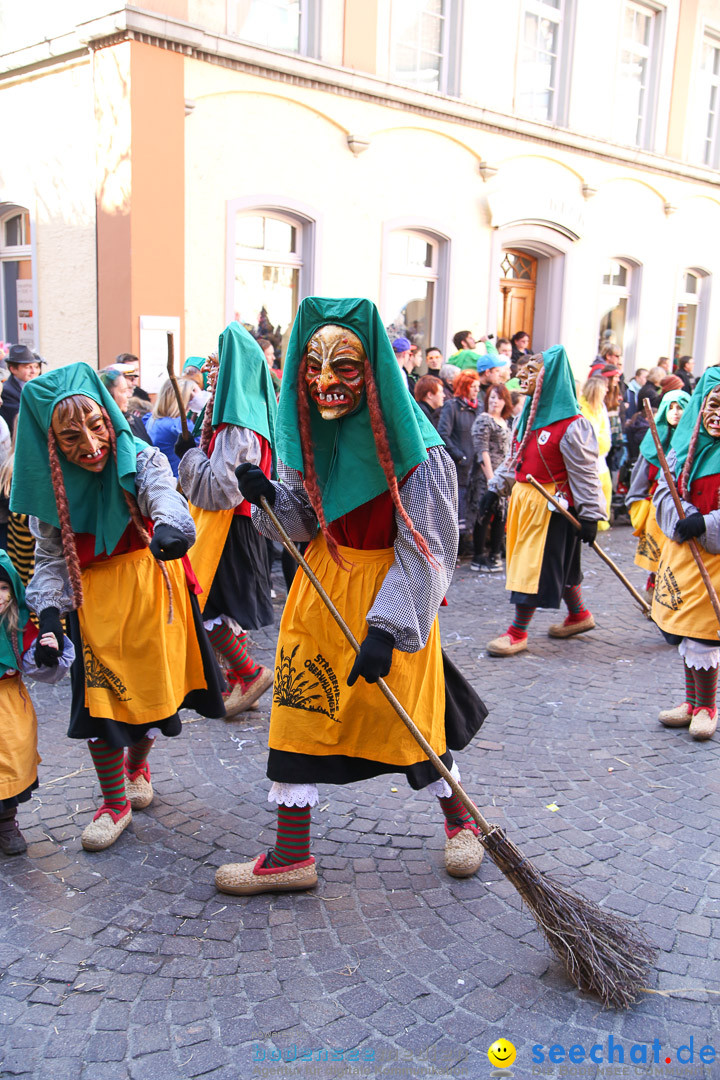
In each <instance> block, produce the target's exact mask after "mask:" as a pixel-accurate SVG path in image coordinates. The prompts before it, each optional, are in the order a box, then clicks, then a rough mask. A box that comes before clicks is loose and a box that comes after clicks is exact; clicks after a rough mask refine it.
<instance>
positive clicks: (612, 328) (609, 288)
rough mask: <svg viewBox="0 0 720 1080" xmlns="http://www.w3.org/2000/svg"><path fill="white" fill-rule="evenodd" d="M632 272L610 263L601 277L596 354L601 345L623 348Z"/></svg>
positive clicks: (613, 262) (617, 263)
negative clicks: (610, 344)
mask: <svg viewBox="0 0 720 1080" xmlns="http://www.w3.org/2000/svg"><path fill="white" fill-rule="evenodd" d="M631 281H632V270H631V268H630V267H629V266H625V265H624V264H623V263H621V262H616V261H612V262H610V263H609V264H608V265H607V267H606V269H605V273H604V274H603V276H602V289H601V299H600V322H599V327H598V354H599V353H600V350H601V348H602V346H603V345H606V344H609V343H612V344H614V345H617V346H618V347H619V348H620V349H621V350H623V347H624V337H625V327H626V325H627V316H628V302H629V299H630V287H631Z"/></svg>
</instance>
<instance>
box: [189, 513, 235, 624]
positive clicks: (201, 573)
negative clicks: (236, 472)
mask: <svg viewBox="0 0 720 1080" xmlns="http://www.w3.org/2000/svg"><path fill="white" fill-rule="evenodd" d="M190 513H191V515H192V519H193V521H194V522H195V532H196V537H195V543H194V544H193V546H192V548H191V550H190V563H191V565H192V568H193V570H194V571H195V577H196V578H197V579H198V581H199V583H200V588H201V589H202V592H201V593H200V595H199V596H198V603H199V604H200V610H201V611H204V610H205V605H206V603H207V598H208V596H209V595H210V589H211V588H212V583H213V579H214V577H215V573H216V571H217V568H218V563H219V562H220V556H221V555H222V553H223V548H224V547H225V541H226V540H227V536H228V533H229V532H230V524H231V522H232V517H233V511H232V510H201V509H200V507H199V506H193V504H192V503H190Z"/></svg>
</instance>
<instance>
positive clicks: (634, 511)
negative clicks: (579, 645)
mask: <svg viewBox="0 0 720 1080" xmlns="http://www.w3.org/2000/svg"><path fill="white" fill-rule="evenodd" d="M689 401H690V394H686V393H685V391H684V390H671V391H670V392H669V393H668V394H665V395H663V399H662V401H661V402H660V408H659V409H658V411H657V413H656V415H655V426H656V427H657V430H658V435H659V436H660V442H661V443H662V447H663V450H664V451H665V453H666V454H667V452H668V450H669V449H670V442H671V440H672V437H673V435H674V434H675V431H676V430H677V426H678V424H679V423H680V418H681V417H682V414H683V412H684V411H685V409H686V408H687V406H688V403H689ZM659 472H660V459H659V457H658V452H657V448H656V446H655V440H654V439H653V437H652V434H651V432H650V431H646V432H645V435H644V437H643V440H642V442H641V443H640V452H639V454H638V459H637V461H636V462H635V466H634V468H633V471H632V475H631V477H630V487H629V488H628V493H627V495H626V496H625V505H626V506H627V508H628V510H629V512H630V522H631V524H632V527H633V529H634V530H635V536H637V538H638V542H637V550H636V552H635V565H636V566H640V567H642V569H643V570H647V572H648V579H647V584H646V586H645V591H646V593H647V596H648V599H649V600H652V598H653V594H654V592H655V574H656V571H657V567H658V562H659V560H660V551H661V549H662V546H663V542H664V537H663V534H662V532H661V530H660V526H659V525H658V523H657V519H656V516H655V507H654V506H653V502H652V497H653V495H654V494H655V489H656V488H657V479H658V473H659Z"/></svg>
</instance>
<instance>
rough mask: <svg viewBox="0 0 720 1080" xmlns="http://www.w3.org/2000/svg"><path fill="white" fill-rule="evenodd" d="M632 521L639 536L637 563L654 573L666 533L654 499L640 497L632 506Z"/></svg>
mask: <svg viewBox="0 0 720 1080" xmlns="http://www.w3.org/2000/svg"><path fill="white" fill-rule="evenodd" d="M630 522H631V524H632V526H633V529H634V533H635V536H637V538H638V544H637V551H636V552H635V565H636V566H640V567H642V569H643V570H647V571H648V573H650V574H653V573H655V571H656V570H657V568H658V563H659V561H660V552H661V551H662V548H663V544H664V543H665V539H666V538H665V533H664V532H663V531H662V529H661V528H660V526H659V525H658V523H657V518H656V516H655V507H654V506H653V502H652V499H638V501H637V502H634V503H633V504H632V506H631V507H630Z"/></svg>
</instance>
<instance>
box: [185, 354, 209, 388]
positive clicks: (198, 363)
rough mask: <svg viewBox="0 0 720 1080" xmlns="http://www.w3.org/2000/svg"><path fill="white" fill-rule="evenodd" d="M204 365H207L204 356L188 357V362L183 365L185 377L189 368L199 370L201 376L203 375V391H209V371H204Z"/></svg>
mask: <svg viewBox="0 0 720 1080" xmlns="http://www.w3.org/2000/svg"><path fill="white" fill-rule="evenodd" d="M204 363H205V357H204V356H188V358H187V360H186V361H185V363H184V364H183V375H184V374H185V372H186V371H187V369H188V368H189V367H194V368H197V369H198V371H199V372H200V374H201V375H202V380H203V390H207V382H208V377H207V371H203V370H202V366H203V364H204Z"/></svg>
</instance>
